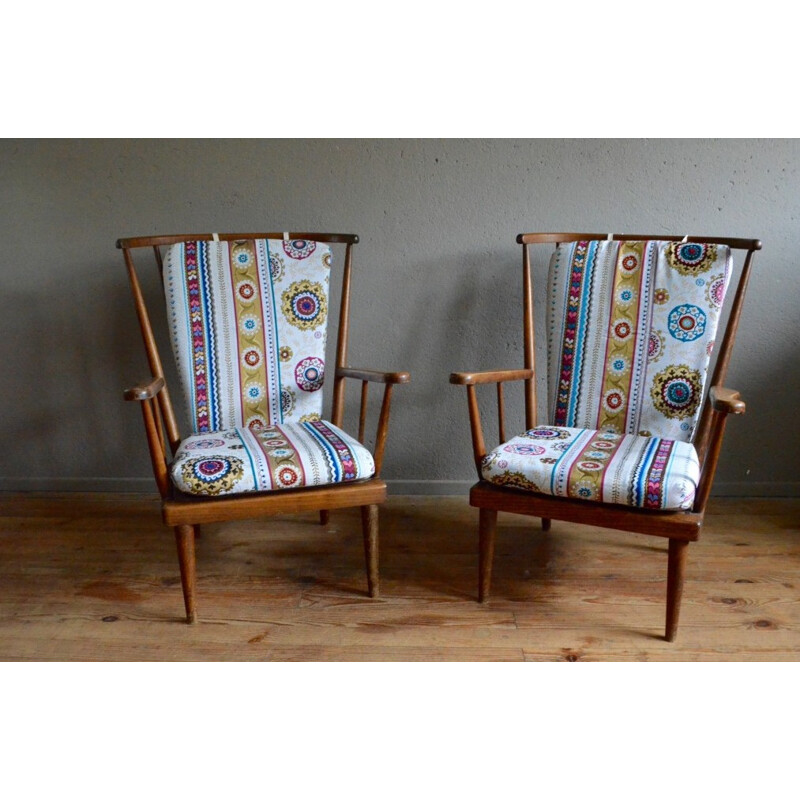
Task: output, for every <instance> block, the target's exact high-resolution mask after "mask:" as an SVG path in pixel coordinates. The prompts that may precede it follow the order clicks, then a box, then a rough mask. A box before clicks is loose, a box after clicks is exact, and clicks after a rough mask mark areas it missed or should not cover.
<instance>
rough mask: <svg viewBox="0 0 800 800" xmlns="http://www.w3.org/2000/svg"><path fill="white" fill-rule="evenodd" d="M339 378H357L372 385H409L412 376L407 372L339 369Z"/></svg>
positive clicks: (337, 373) (337, 370)
mask: <svg viewBox="0 0 800 800" xmlns="http://www.w3.org/2000/svg"><path fill="white" fill-rule="evenodd" d="M336 377H337V378H355V379H356V380H359V381H370V382H372V383H408V382H409V381H410V380H411V376H410V375H409V374H408V373H407V372H381V371H379V370H376V369H360V368H359V367H337V368H336Z"/></svg>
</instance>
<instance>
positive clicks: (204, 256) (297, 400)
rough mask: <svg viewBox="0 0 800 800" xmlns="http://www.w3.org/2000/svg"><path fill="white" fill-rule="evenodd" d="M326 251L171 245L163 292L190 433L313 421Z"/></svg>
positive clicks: (283, 244)
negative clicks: (189, 422) (190, 426)
mask: <svg viewBox="0 0 800 800" xmlns="http://www.w3.org/2000/svg"><path fill="white" fill-rule="evenodd" d="M330 266H331V250H330V247H329V246H328V245H326V244H322V243H320V242H312V241H307V240H304V239H295V240H291V241H290V240H284V241H281V240H273V239H269V240H267V239H257V240H252V239H251V240H243V241H233V242H215V241H197V242H182V243H180V244H175V245H172V246H171V247H170V248H169V249H168V250H167V251H166V254H165V258H164V290H165V294H166V302H167V314H168V319H169V324H170V333H171V338H172V349H173V352H174V354H175V359H176V361H177V365H178V373H179V375H180V381H181V385H182V388H183V393H184V396H185V398H186V403H187V407H188V413H189V418H190V420H191V424H192V430H193V432H194V433H210V432H212V431H220V430H227V429H229V428H236V427H241V428H250V429H251V430H259V429H261V428H264V427H265V426H268V425H275V424H280V423H282V422H289V421H303V420H309V419H319V417H320V414H321V413H322V392H321V391H320V390H321V389H322V383H323V380H324V376H325V337H326V330H327V319H328V283H329V273H330Z"/></svg>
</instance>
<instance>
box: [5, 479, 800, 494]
mask: <svg viewBox="0 0 800 800" xmlns="http://www.w3.org/2000/svg"><path fill="white" fill-rule="evenodd" d="M474 483H475V481H474V480H469V481H442V480H437V481H408V480H387V481H386V484H387V486H388V489H389V494H390V495H423V496H433V497H436V496H439V497H466V496H467V495H468V494H469V489H470V487H471V486H472V485H473V484H474ZM155 491H156V486H155V483H154V481H153V479H152V478H2V477H0V492H122V493H128V492H130V493H135V494H152V493H153V492H155ZM711 494H712V496H713V497H800V481H775V482H769V481H760V482H751V481H720V482H718V483H716V484H715V485H714V490H713V491H712V493H711Z"/></svg>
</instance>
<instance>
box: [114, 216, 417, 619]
mask: <svg viewBox="0 0 800 800" xmlns="http://www.w3.org/2000/svg"><path fill="white" fill-rule="evenodd" d="M285 237H286V234H284V233H283V232H278V233H224V234H223V233H221V234H218V235H217V238H218V239H219V240H220V241H237V240H242V239H284V238H285ZM289 237H290V238H291V239H308V240H311V241H315V242H325V243H327V244H343V245H345V257H344V268H343V271H342V294H341V304H340V307H339V328H338V334H337V343H336V369H335V373H334V381H333V409H332V415H331V416H332V419H331V421H332V422H333V424H334V425H337V426H339V427H342V424H343V418H344V408H345V381H346V380H348V379H350V380H360V381H361V408H360V412H359V432H358V440H359V441H360V442H361V443H362V444H363V443H364V432H365V425H366V418H367V400H368V388H369V384H370V383H379V384H380V383H382V384H383V385H384V393H383V401H382V403H381V410H380V415H379V418H378V425H377V433H376V439H375V453H374V459H375V475H374V476H373V477H371V478H368V479H364V480H359V481H353V482H348V483H340V484H331V485H327V486H319V487H308V488H302V489H293V490H292V489H289V490H283V489H282V490H279V491H271V492H248V493H245V494H238V495H225V496H222V497H199V496H195V495H188V494H184V493H183V492H180V491H178V490H177V489H176V488H175V487H174V486H173V485H172V482H171V481H170V478H169V471H168V467H169V461H170V459H171V456H174V455H175V452H176V450H177V449H178V446H179V445H180V443H181V438H182V437H181V434H180V431H179V430H178V424H177V421H176V417H175V412H174V410H173V406H172V401H171V400H170V396H169V391H168V388H167V385H166V381H165V378H164V369H163V366H162V361H161V357H160V355H159V351H158V345H157V343H156V339H155V336H154V334H153V328H152V325H151V323H150V316H149V314H148V311H147V306H146V304H145V300H144V295H143V293H142V289H141V284H140V283H139V278H138V275H137V273H136V268H135V266H134V251H138V250H141V249H152V251H153V255H154V256H155V261H156V264H157V265H158V268H159V272H160V273H163V261H162V253H161V248H162V247H164V246H167V245H171V244H176V243H178V242H186V241H211V240H212V239H213V238H214V234H210V233H186V234H175V235H170V236H144V237H135V238H127V239H119V240H118V241H117V248H118V249H120V250H122V252H123V256H124V258H125V265H126V267H127V270H128V278H129V280H130V284H131V291H132V292H133V299H134V304H135V306H136V314H137V317H138V320H139V327H140V328H141V333H142V338H143V340H144V347H145V353H146V355H147V360H148V364H149V366H150V373H151V374H150V376H149V377H148V378H147V379H146V380H144V381H142V382H141V383H139V384H137V385H136V386H133V387H131V388H129V389H127V390H125V392H124V397H125V399H126V400H132V401H133V400H135V401H138V402H139V403H141V408H142V415H143V417H144V426H145V433H146V436H147V445H148V448H149V450H150V459H151V462H152V466H153V474H154V476H155V480H156V485H157V487H158V491H159V493H160V494H161V513H162V519H163V521H164V523H165V524H166V525H169V526H171V527H172V528H174V531H175V540H176V543H177V547H178V561H179V563H180V571H181V585H182V587H183V598H184V605H185V608H186V619H187V622H196V621H197V603H196V596H195V595H196V592H195V583H196V577H195V576H196V565H195V537H196V536H197V535H199V526H200V524H201V523H205V522H223V521H226V520H235V519H246V518H250V517H257V516H262V515H270V514H282V513H287V512H305V511H319V512H320V522H321V523H322V524H323V525H324V524H326V523H327V522H328V512H329V511H330V510H331V509H338V508H349V507H353V506H360V507H361V520H362V530H363V537H364V556H365V561H366V571H367V587H368V591H369V596H370V597H378V595H379V593H380V580H379V569H378V505H379V504H380V503H383V502H384V501H385V500H386V483H385V482H384V481H383V480H381V477H380V473H381V467H382V465H383V455H384V449H385V446H386V437H387V435H388V430H389V413H390V408H391V400H392V389H393V388H394V386H395V384H398V383H408V381H409V380H410V377H409V374H408V373H407V372H381V371H378V370H371V369H360V368H355V367H350V366H347V346H348V338H349V320H350V294H351V292H350V288H351V282H352V263H353V246H354V245H355V244H357V243H358V236H356V235H355V234H345V233H298V232H291V233H289ZM162 279H163V274H162ZM168 449H169V455H168Z"/></svg>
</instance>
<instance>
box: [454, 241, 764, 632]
mask: <svg viewBox="0 0 800 800" xmlns="http://www.w3.org/2000/svg"><path fill="white" fill-rule="evenodd" d="M606 238H608V235H607V234H605V233H524V234H519V236H517V244H520V245H522V282H523V335H524V359H525V367H524V369H508V370H493V371H485V372H454V373H452V374H451V375H450V382H451V383H453V384H456V385H460V386H465V387H466V389H467V403H468V408H469V420H470V431H471V435H472V447H473V456H474V460H475V467H476V469H477V472H478V483H476V484H475V485H474V486H473V487H472V488H471V490H470V500H469V501H470V505H471V506H474V507H475V508H478V509H479V520H478V537H479V556H478V600H479V602H481V603H485V602H487V601H488V599H489V593H490V588H491V576H492V562H493V558H494V547H495V539H496V530H497V513H498V511H506V512H510V513H514V514H523V515H527V516H533V517H539V518H541V520H542V529H543V530H544V531H548V530H549V529H550V524H551V520H553V519H557V520H561V521H564V522H570V523H578V524H587V525H597V526H601V527H605V528H611V529H615V530H622V531H631V532H635V533H643V534H649V535H652V536H660V537H664V538H667V539H668V540H669V545H668V556H667V561H668V563H667V599H666V624H665V638H666V639H667V641H670V642H671V641H674V639H675V636H676V635H677V630H678V619H679V615H680V604H681V597H682V594H683V583H684V574H685V568H686V558H687V552H688V550H687V548H688V544H689V543H690V542H694V541H697V539H698V538H699V536H700V530H701V528H702V525H703V519H704V515H705V510H706V504H707V502H708V497H709V494H710V492H711V487H712V485H713V481H714V474H715V472H716V467H717V462H718V460H719V455H720V448H721V446H722V440H723V436H724V431H725V425H726V422H727V419H728V416H729V415H731V414H734V415H739V414H743V413H744V412H745V403H744V401H743V400H742V399H741V397H740V395H739V392H737V391H734V390H732V389H729V388H726V387H725V386H724V382H725V378H726V375H727V372H728V365H729V363H730V357H731V351H732V348H733V343H734V340H735V338H736V331H737V328H738V325H739V319H740V317H741V313H742V305H743V303H744V296H745V292H746V290H747V285H748V282H749V280H750V271H751V266H752V259H753V254H754V253H755V251H756V250H760V249H761V242H760V241H759V240H757V239H740V238H723V237H716V236H687V237H684V236H664V235H660V234H658V235H642V234H614V235H613V237H612V238H613V239H614V240H615V241H631V240H639V241H642V240H661V241H673V242H677V241H686V242H698V243H708V244H722V245H728V246H729V247H730V248H731V249H732V250H743V251H745V256H744V262H743V265H742V268H741V271H740V273H739V278H738V281H737V282H736V291H735V294H734V297H733V302H732V304H731V307H730V313H729V315H728V321H727V324H726V325H725V329H724V335H723V337H722V341H721V344H720V346H719V348H718V350H717V359H716V364H715V366H714V371H713V374H712V378H711V381H710V388H709V390H708V394H707V397H706V398H705V402H704V404H703V407H702V412H701V416H700V421H699V424H698V426H697V431H696V434H695V437H694V444H695V449H696V450H697V453H698V458H699V460H700V481H699V483H698V486H697V492H696V494H695V499H694V504H693V506H692V508H691V509H689V510H687V511H650V510H647V509H639V508H627V507H625V506H621V505H613V504H609V503H600V502H592V501H587V500H573V499H571V498H564V497H553V496H550V495H543V494H536V493H533V492H528V491H524V490H520V489H514V488H507V487H500V486H497V485H495V484H493V483H490V482H488V481H486V480H484V479H483V476H482V473H481V463H482V461H483V458H484V456H485V455H486V452H487V450H486V445H485V439H484V434H483V426H482V421H481V415H480V411H479V408H478V399H477V393H476V387H477V386H479V385H482V384H494V385H495V387H496V392H497V417H498V435H499V440H500V442H501V443H502V442H505V441H507V438H506V431H505V427H506V425H505V398H504V390H503V386H504V384H505V383H508V382H515V381H524V392H525V425H526V429H528V430H529V429H531V428H534V427H535V426H536V425H537V401H536V370H535V342H534V320H533V282H532V277H531V247H532V246H534V245H542V244H553V245H558V244H560V243H564V242H578V241H587V240H595V239H606Z"/></svg>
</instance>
